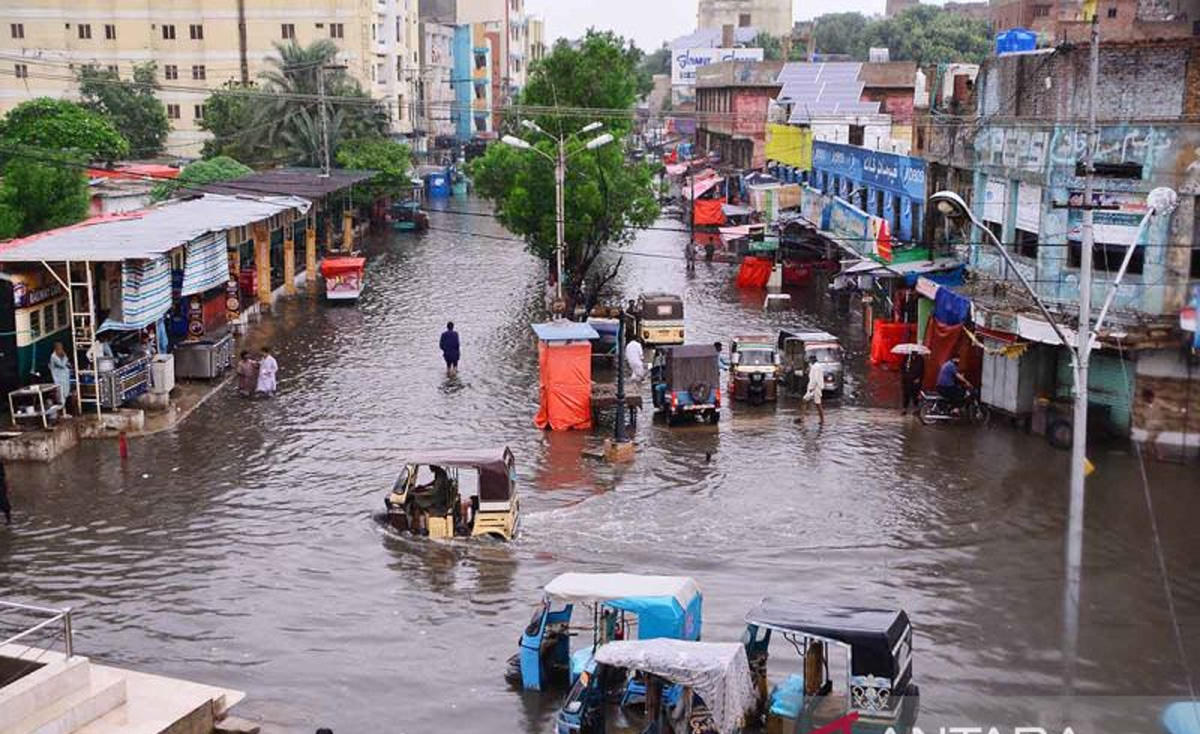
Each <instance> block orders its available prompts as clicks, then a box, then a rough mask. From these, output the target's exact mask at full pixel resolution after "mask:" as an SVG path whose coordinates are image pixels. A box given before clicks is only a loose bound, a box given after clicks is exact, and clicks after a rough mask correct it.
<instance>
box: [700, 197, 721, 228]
mask: <svg viewBox="0 0 1200 734" xmlns="http://www.w3.org/2000/svg"><path fill="white" fill-rule="evenodd" d="M724 203H725V200H724V199H697V200H696V201H693V202H692V217H693V220H692V221H693V222H694V223H695V224H696V226H698V227H704V226H717V227H722V226H724V225H725V212H723V211H721V205H722V204H724Z"/></svg>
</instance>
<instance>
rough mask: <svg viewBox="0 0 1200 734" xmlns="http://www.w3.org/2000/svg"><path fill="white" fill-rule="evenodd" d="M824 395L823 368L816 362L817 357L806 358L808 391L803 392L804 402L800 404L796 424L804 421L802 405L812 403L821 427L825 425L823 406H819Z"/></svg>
mask: <svg viewBox="0 0 1200 734" xmlns="http://www.w3.org/2000/svg"><path fill="white" fill-rule="evenodd" d="M824 395H825V368H824V367H823V366H822V365H821V363H820V362H818V361H817V356H816V355H815V354H814V355H812V356H811V357H809V358H808V389H807V390H806V391H805V392H804V401H803V402H802V403H800V417H799V418H797V419H796V422H797V423H799V422H800V421H803V420H804V411H805V407H804V403H812V404H813V405H815V406H817V416H819V419H820V421H821V425H825V406H823V405H822V404H821V398H822V397H824Z"/></svg>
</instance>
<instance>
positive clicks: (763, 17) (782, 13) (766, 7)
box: [696, 0, 792, 37]
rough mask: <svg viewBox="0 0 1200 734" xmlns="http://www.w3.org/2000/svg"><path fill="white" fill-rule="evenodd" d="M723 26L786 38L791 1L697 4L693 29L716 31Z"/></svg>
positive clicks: (702, 0) (737, 0) (725, 0)
mask: <svg viewBox="0 0 1200 734" xmlns="http://www.w3.org/2000/svg"><path fill="white" fill-rule="evenodd" d="M727 25H731V26H733V27H734V28H757V29H758V30H760V31H762V32H764V33H768V34H770V35H772V36H776V37H779V36H787V35H789V34H790V33H791V32H792V0H700V4H699V9H698V13H697V16H696V27H697V28H699V29H701V30H720V29H721V28H723V27H724V26H727Z"/></svg>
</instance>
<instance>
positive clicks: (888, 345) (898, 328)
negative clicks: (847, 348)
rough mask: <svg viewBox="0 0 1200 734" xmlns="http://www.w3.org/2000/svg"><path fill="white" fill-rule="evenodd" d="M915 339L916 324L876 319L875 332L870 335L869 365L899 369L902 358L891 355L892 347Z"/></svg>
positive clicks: (901, 356) (898, 355)
mask: <svg viewBox="0 0 1200 734" xmlns="http://www.w3.org/2000/svg"><path fill="white" fill-rule="evenodd" d="M916 338H917V325H916V324H906V323H903V322H899V323H898V322H895V321H883V320H881V319H876V320H875V331H874V333H873V334H872V335H871V364H885V365H888V366H889V367H899V366H900V365H901V364H903V363H904V356H903V355H900V354H892V347H894V346H896V345H897V344H907V343H908V342H911V341H913V340H914V339H916Z"/></svg>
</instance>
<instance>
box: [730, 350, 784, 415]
mask: <svg viewBox="0 0 1200 734" xmlns="http://www.w3.org/2000/svg"><path fill="white" fill-rule="evenodd" d="M730 354H731V356H730V369H729V395H730V397H732V398H733V399H734V400H744V401H746V402H749V403H751V404H752V405H762V404H763V403H765V402H767V401H768V400H775V399H776V398H778V396H779V377H780V375H781V374H782V373H783V368H782V366H781V363H780V359H779V352H778V351H777V350H776V348H775V340H774V339H772V338H771V337H770V336H736V337H734V338H733V348H732V351H731V352H730Z"/></svg>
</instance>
